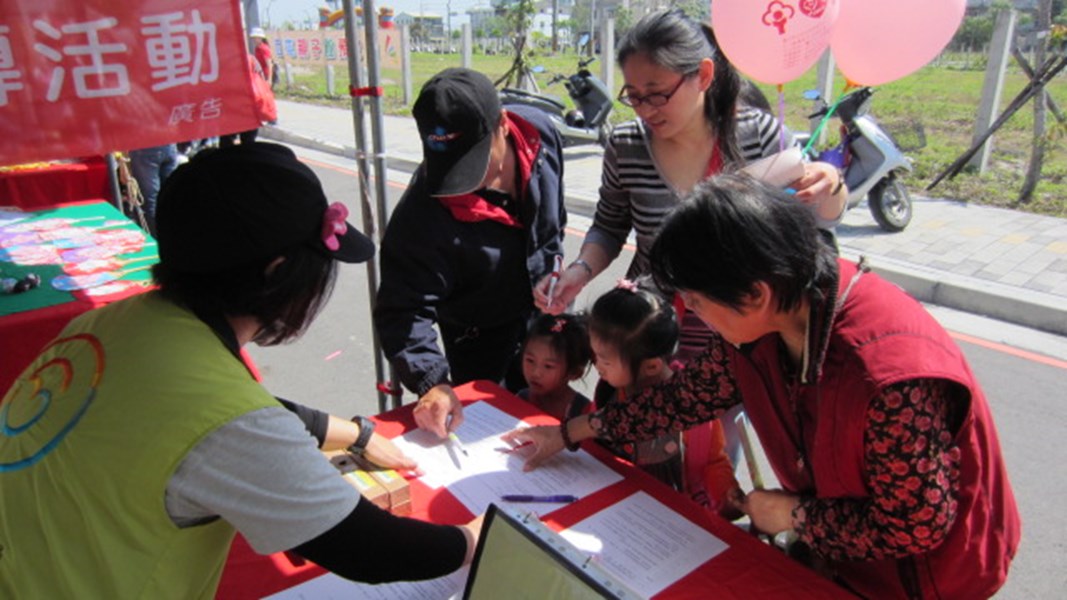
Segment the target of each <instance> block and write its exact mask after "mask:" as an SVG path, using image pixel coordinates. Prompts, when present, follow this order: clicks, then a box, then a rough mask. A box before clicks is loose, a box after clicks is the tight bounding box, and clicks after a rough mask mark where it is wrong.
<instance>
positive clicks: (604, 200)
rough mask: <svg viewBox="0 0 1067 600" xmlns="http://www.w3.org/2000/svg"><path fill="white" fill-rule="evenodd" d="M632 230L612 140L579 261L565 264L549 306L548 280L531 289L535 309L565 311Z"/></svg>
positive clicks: (617, 252) (627, 198) (627, 195)
mask: <svg viewBox="0 0 1067 600" xmlns="http://www.w3.org/2000/svg"><path fill="white" fill-rule="evenodd" d="M631 227H632V224H631V221H630V194H629V192H628V191H626V190H624V189H622V186H621V184H620V183H619V176H618V155H617V152H616V149H615V142H614V138H612V139H611V140H609V141H608V144H607V146H606V147H605V148H604V163H603V169H602V174H601V184H600V199H599V200H597V205H596V214H595V215H594V217H593V226H592V227H590V228H589V231H588V233H587V234H586V241H585V243H584V244H582V248H581V250H580V251H579V253H578V257H577V258H575V259H573V260H569V261H567V262H566V267H565V268H564V270H563V272H562V273H561V274H560V278H559V281H557V282H556V287H555V289H554V290H553V297H552V306H548V284H549V278H548V277H545V278H543V279H542V280H541V281H540V282H539V283H538V284H537V285H536V286H535V287H534V304H535V305H536V306H537V308H538V309H539V310H540V311H542V312H545V313H548V314H554V315H558V314H560V313H562V312H564V311H565V310H567V307H568V306H569V305H570V303H571V302H573V301H574V299H575V298H577V297H578V294H579V292H581V291H582V288H584V287H585V286H586V285H587V284H588V283H589V282H590V281H592V280H593V278H594V277H596V276H597V275H599V274H600V272H601V271H603V270H604V269H606V268H607V267H608V265H610V264H611V261H613V260H615V257H616V256H618V255H619V252H620V251H621V250H622V246H623V244H624V243H625V242H626V237H627V236H629V235H630V229H631Z"/></svg>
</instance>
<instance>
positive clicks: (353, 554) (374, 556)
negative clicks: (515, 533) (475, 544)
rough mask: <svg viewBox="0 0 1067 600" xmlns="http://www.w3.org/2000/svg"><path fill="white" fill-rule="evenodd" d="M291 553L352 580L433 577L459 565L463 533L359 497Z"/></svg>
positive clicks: (464, 550)
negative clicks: (335, 521) (326, 527)
mask: <svg viewBox="0 0 1067 600" xmlns="http://www.w3.org/2000/svg"><path fill="white" fill-rule="evenodd" d="M293 552H296V553H297V554H299V555H300V556H302V557H304V558H306V559H308V560H310V561H312V562H314V563H316V564H318V565H319V566H321V567H323V568H325V569H328V570H330V571H332V572H334V573H336V574H337V575H340V576H341V577H344V578H345V579H351V580H354V581H365V582H367V583H385V582H389V581H409V580H418V579H433V578H435V577H441V576H443V575H447V574H449V573H451V572H452V571H455V570H456V569H458V568H460V567H461V566H462V565H463V558H464V556H466V553H467V537H466V536H465V535H463V532H462V531H460V530H459V528H458V527H453V526H451V525H434V524H432V523H425V522H423V521H418V520H416V519H405V518H403V517H396V516H393V515H392V514H390V513H388V512H386V511H384V510H382V509H380V508H378V507H377V506H375V505H374V504H372V503H371V502H368V501H367V500H366V499H360V501H359V504H357V505H356V508H355V509H353V510H352V512H351V513H350V514H349V515H348V516H347V517H345V518H344V519H343V520H342V521H341V522H340V523H338V524H337V525H335V526H334V527H333V528H332V529H330V530H329V531H327V532H326V533H324V534H322V535H320V536H319V537H317V538H315V539H313V540H311V541H310V542H306V543H304V544H301V545H299V546H297V547H296V548H293Z"/></svg>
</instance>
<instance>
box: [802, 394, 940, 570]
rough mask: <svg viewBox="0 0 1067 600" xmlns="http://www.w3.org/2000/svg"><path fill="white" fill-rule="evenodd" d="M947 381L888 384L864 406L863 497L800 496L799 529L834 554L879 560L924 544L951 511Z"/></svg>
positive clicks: (935, 538) (934, 538)
mask: <svg viewBox="0 0 1067 600" xmlns="http://www.w3.org/2000/svg"><path fill="white" fill-rule="evenodd" d="M949 385H950V384H949V383H948V382H946V381H943V380H936V379H921V380H912V381H906V382H902V383H899V384H896V385H893V386H890V387H889V388H887V389H886V391H885V392H884V393H883V394H882V395H881V396H879V397H877V398H875V399H874V400H872V401H871V403H870V406H869V407H868V408H867V428H866V432H865V434H864V448H865V450H864V461H865V464H866V469H865V470H866V473H865V478H866V481H867V488H868V489H869V490H870V496H869V497H867V498H860V499H853V498H823V499H819V498H804V499H803V500H802V501H801V503H800V506H799V507H798V508H797V510H796V512H795V513H794V514H795V521H796V523H797V533H798V534H799V536H800V539H801V540H802V541H804V542H805V543H807V544H808V545H809V546H810V547H811V548H812V549H813V550H815V551H816V552H817V553H819V554H821V555H823V556H826V557H828V558H832V559H835V560H879V559H884V558H897V557H901V556H906V555H910V554H918V553H921V552H925V551H928V550H930V549H932V548H934V547H936V546H937V545H938V544H940V543H941V541H942V540H943V539H944V538H945V536H946V535H947V534H948V531H949V528H950V527H951V526H952V522H953V521H954V520H955V518H956V501H957V500H956V499H957V494H958V490H959V466H960V451H959V448H958V447H957V446H956V444H955V442H954V440H953V434H952V431H951V427H950V425H949V424H950V423H951V422H953V419H952V417H951V415H950V412H951V410H952V409H953V407H952V404H951V398H950V394H949V392H950V388H949Z"/></svg>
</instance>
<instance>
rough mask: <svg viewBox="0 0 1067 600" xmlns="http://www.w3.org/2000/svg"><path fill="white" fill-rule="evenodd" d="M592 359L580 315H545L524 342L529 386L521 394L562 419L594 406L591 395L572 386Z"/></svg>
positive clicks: (524, 370) (523, 365)
mask: <svg viewBox="0 0 1067 600" xmlns="http://www.w3.org/2000/svg"><path fill="white" fill-rule="evenodd" d="M590 360H592V351H591V350H590V349H589V336H588V334H587V333H586V329H585V323H584V321H583V319H582V318H581V317H579V316H577V315H570V314H563V315H541V316H540V317H539V318H538V319H537V320H536V321H534V323H533V325H532V326H531V327H530V331H529V333H527V334H526V341H524V342H523V345H522V375H523V377H525V378H526V383H527V384H528V386H529V387H527V388H526V389H524V390H521V391H520V392H519V393H518V396H519V397H520V398H522V399H523V400H527V401H529V402H530V403H532V404H534V405H536V406H537V407H538V408H540V409H541V410H543V411H545V412H546V413H548V414H550V415H552V416H553V417H556V418H557V419H559V420H561V421H565V420H567V419H570V418H571V417H576V416H578V415H580V414H582V413H585V412H589V411H590V410H591V409H592V402H591V401H590V400H589V398H587V397H585V396H584V395H582V394H581V393H579V392H577V391H575V390H574V388H572V387H571V386H570V383H571V382H572V381H575V380H577V379H579V378H581V377H582V376H583V375H585V372H586V371H587V370H588V369H589V362H590Z"/></svg>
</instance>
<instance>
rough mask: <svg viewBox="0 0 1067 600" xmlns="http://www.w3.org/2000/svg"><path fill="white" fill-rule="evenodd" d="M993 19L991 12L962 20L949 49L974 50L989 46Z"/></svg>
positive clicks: (991, 37)
mask: <svg viewBox="0 0 1067 600" xmlns="http://www.w3.org/2000/svg"><path fill="white" fill-rule="evenodd" d="M994 19H995V16H994V15H993V13H991V12H987V13H986V14H984V15H980V16H975V17H966V18H964V19H963V23H962V24H961V25H960V28H959V30H958V31H956V35H955V36H953V38H952V42H950V43H949V47H950V48H952V49H953V50H967V49H971V50H974V49H978V48H983V47H985V46H987V45H989V42H990V40H992V39H993V22H994Z"/></svg>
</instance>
